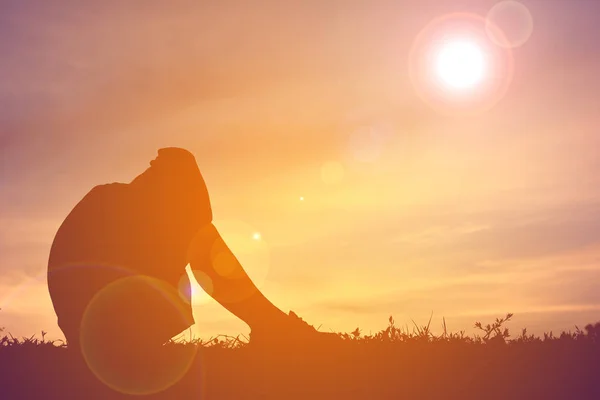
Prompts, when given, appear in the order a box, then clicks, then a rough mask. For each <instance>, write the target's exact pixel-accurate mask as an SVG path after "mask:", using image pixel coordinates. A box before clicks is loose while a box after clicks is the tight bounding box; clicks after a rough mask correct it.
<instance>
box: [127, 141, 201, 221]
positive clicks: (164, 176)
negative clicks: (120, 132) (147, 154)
mask: <svg viewBox="0 0 600 400" xmlns="http://www.w3.org/2000/svg"><path fill="white" fill-rule="evenodd" d="M131 186H133V187H135V188H137V189H139V190H140V191H142V192H144V193H147V194H148V195H149V196H152V197H153V199H158V200H160V201H161V202H162V203H163V206H164V207H165V208H166V209H165V210H164V211H165V212H167V213H169V214H173V215H174V218H176V219H180V220H181V221H182V223H185V224H188V223H189V224H190V225H193V226H199V225H202V224H206V223H209V222H211V221H212V210H211V207H210V199H209V196H208V190H207V188H206V184H205V182H204V179H203V178H202V175H201V173H200V169H199V168H198V165H197V164H196V159H195V158H194V155H193V154H192V153H190V152H189V151H187V150H185V149H181V148H177V147H167V148H162V149H159V150H158V156H157V157H156V158H155V159H154V160H152V161H150V168H148V169H146V170H145V171H144V172H143V173H141V174H140V175H138V176H137V177H136V178H135V179H134V180H133V181H132V182H131Z"/></svg>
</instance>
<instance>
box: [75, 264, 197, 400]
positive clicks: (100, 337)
mask: <svg viewBox="0 0 600 400" xmlns="http://www.w3.org/2000/svg"><path fill="white" fill-rule="evenodd" d="M192 324H193V319H192V316H191V310H189V305H188V304H185V303H184V302H183V301H182V300H181V298H180V297H179V294H178V292H177V290H176V289H175V288H173V287H171V286H170V285H168V284H167V283H166V282H162V281H160V280H158V279H155V278H150V277H147V276H141V275H140V276H132V277H127V278H123V279H121V280H119V281H116V282H114V283H112V284H111V285H109V286H107V287H106V288H105V289H103V290H102V291H101V292H99V293H98V295H97V296H96V297H95V298H94V299H93V300H92V301H91V302H90V304H89V306H88V308H87V310H86V312H85V314H84V318H83V320H82V325H81V350H82V354H83V356H84V359H85V361H86V364H87V365H88V367H89V369H90V370H91V371H92V372H93V373H94V375H95V376H96V377H97V378H98V379H99V380H100V381H102V382H103V383H104V384H106V385H107V386H109V387H112V388H113V389H114V390H116V391H120V392H123V393H139V394H141V393H154V392H157V391H160V390H163V389H165V388H167V387H169V386H170V385H172V384H174V383H176V382H177V381H178V380H180V379H182V378H183V376H184V375H185V373H186V372H187V370H188V369H189V368H190V367H191V363H192V362H193V359H194V356H195V347H194V346H193V345H189V346H187V347H185V348H181V346H179V347H178V348H173V347H169V346H163V345H164V344H165V343H166V342H168V341H169V339H171V338H172V337H173V336H175V335H177V334H178V333H180V332H181V331H183V330H185V329H186V328H187V327H189V326H191V325H192Z"/></svg>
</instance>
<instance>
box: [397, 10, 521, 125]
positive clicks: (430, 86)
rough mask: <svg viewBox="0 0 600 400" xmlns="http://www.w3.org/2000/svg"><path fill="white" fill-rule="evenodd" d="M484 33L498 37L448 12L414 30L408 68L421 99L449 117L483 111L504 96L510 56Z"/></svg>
mask: <svg viewBox="0 0 600 400" xmlns="http://www.w3.org/2000/svg"><path fill="white" fill-rule="evenodd" d="M489 30H492V31H493V32H494V33H495V34H496V35H497V36H498V37H503V33H502V31H500V30H499V29H498V28H497V27H496V26H495V25H494V24H493V23H490V22H489V21H487V20H486V19H485V18H483V17H481V16H479V15H476V14H467V13H454V14H449V15H444V16H442V17H439V18H437V19H434V20H433V21H431V22H430V23H429V24H427V25H426V26H425V27H424V28H423V29H422V30H421V32H419V34H418V35H417V37H416V38H415V41H414V42H413V45H412V47H411V51H410V54H409V65H408V67H409V75H410V80H411V83H412V85H413V87H414V89H415V91H416V93H417V95H418V96H419V97H420V98H421V100H423V101H424V102H425V103H426V104H427V105H428V106H430V107H431V108H433V109H434V110H435V111H437V112H438V113H440V114H442V115H446V116H452V117H455V116H470V115H475V114H479V113H482V112H484V111H487V110H489V109H491V108H492V107H493V106H494V105H496V104H497V103H498V102H499V101H500V100H501V99H502V98H503V97H504V95H505V93H506V91H507V90H508V87H509V85H510V82H511V80H512V76H513V57H512V52H511V50H510V49H507V48H502V47H499V46H496V45H495V44H494V43H493V42H492V41H491V40H490V39H489V37H488V34H487V31H489ZM467 89H468V90H467Z"/></svg>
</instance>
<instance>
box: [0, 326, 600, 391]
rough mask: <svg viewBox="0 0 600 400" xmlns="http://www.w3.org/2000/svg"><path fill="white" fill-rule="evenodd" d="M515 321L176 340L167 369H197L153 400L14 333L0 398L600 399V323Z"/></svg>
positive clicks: (2, 342)
mask: <svg viewBox="0 0 600 400" xmlns="http://www.w3.org/2000/svg"><path fill="white" fill-rule="evenodd" d="M511 318H512V314H508V315H506V316H504V317H503V318H497V319H496V320H495V321H493V322H492V323H489V324H482V323H479V322H477V323H475V325H474V326H475V328H476V333H475V334H473V335H466V334H465V332H454V333H452V332H448V331H447V329H446V324H445V320H444V321H443V331H442V333H441V334H438V335H434V334H433V333H432V332H431V329H430V324H431V320H430V321H429V323H428V324H427V325H425V326H419V325H417V324H415V323H413V327H412V328H411V329H410V330H409V329H408V328H407V327H404V328H398V327H397V326H396V325H395V321H394V319H393V318H392V317H390V318H389V321H388V326H387V328H386V329H383V330H381V331H380V332H377V333H375V334H371V335H363V334H361V331H360V329H358V328H357V329H356V330H355V331H353V332H350V333H339V334H337V336H338V338H339V340H336V341H335V343H330V342H327V343H325V342H314V343H313V342H311V343H310V344H306V343H304V344H303V343H294V342H292V341H291V339H289V338H277V340H275V341H274V342H273V344H272V345H269V346H266V347H261V348H254V347H253V346H252V345H249V344H248V343H247V341H246V340H245V338H242V339H240V338H239V337H228V336H219V337H216V338H212V339H210V340H206V341H202V340H194V341H192V342H173V341H172V342H170V343H168V344H167V345H165V346H164V349H163V351H164V352H165V353H164V354H163V355H161V356H160V357H167V358H160V360H162V361H160V362H161V363H162V364H165V365H171V366H172V365H175V366H176V367H177V364H172V361H173V360H179V359H180V358H177V357H179V355H182V354H184V355H185V354H187V355H189V354H190V352H193V354H194V359H193V362H192V363H191V365H190V366H189V369H187V370H186V374H185V376H183V377H182V378H181V379H178V380H177V383H176V384H174V385H173V386H170V387H169V388H167V389H166V390H164V391H161V392H158V393H156V394H153V395H149V396H126V395H122V394H120V393H118V392H116V391H113V390H111V389H109V388H108V387H106V386H105V385H103V384H101V383H99V382H98V381H97V380H96V379H94V378H93V377H92V375H91V374H89V373H88V372H87V369H86V368H85V367H84V364H81V363H78V362H77V361H76V360H75V359H74V358H73V356H72V354H71V352H70V351H69V350H68V349H67V347H66V346H65V345H64V343H62V342H53V341H48V340H46V339H45V333H44V332H42V337H41V338H37V337H35V336H32V337H26V338H15V337H12V336H11V335H10V334H7V335H5V336H3V337H1V338H0V398H2V399H7V400H8V399H21V398H23V399H35V398H40V399H68V398H73V399H78V398H81V399H84V398H96V399H108V400H110V399H117V398H118V399H120V398H153V399H186V398H190V399H192V398H194V399H196V398H202V399H338V398H339V399H346V400H351V399H361V400H365V399H403V398H406V399H411V400H412V399H486V400H487V399H511V400H517V399H599V398H600V323H597V324H595V325H592V324H590V325H587V326H586V327H584V328H583V329H580V328H578V327H576V329H575V331H574V332H563V333H561V334H560V335H554V334H553V333H546V334H544V335H543V336H541V337H537V336H534V335H531V334H529V333H527V330H526V329H523V330H522V331H521V332H520V333H519V334H518V335H516V336H515V337H513V336H512V335H511V333H510V332H509V330H508V329H507V328H505V327H504V324H505V323H506V322H507V321H510V319H511ZM173 355H178V356H175V358H173ZM169 357H171V358H169ZM167 359H168V360H170V361H165V360H167ZM169 362H171V364H169ZM169 368H171V367H169ZM171 369H172V368H171ZM149 373H150V372H149V370H144V372H143V373H141V375H140V376H143V379H142V378H139V377H138V378H139V379H141V380H138V381H136V382H137V384H138V385H143V384H150V383H155V382H156V379H157V376H160V377H162V376H163V375H165V374H168V373H171V371H170V370H169V371H167V370H165V371H163V372H161V374H162V375H157V376H155V377H154V378H152V379H150V378H148V376H149V375H147V374H149ZM178 377H179V376H178ZM144 379H146V380H144ZM169 379H172V378H169ZM172 380H173V381H175V380H176V379H174V378H173V379H172Z"/></svg>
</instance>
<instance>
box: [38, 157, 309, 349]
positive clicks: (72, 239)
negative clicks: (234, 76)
mask: <svg viewBox="0 0 600 400" xmlns="http://www.w3.org/2000/svg"><path fill="white" fill-rule="evenodd" d="M190 244H192V246H190ZM188 263H190V265H191V267H192V269H193V270H195V271H202V272H203V273H204V274H203V277H202V278H200V279H198V280H199V283H200V284H201V285H202V286H203V287H205V288H206V290H207V292H208V293H209V294H210V295H212V296H213V297H214V298H215V299H216V300H217V301H218V302H219V303H220V304H222V305H223V306H224V307H226V308H227V309H228V310H229V311H231V312H232V313H234V314H235V315H236V316H238V317H239V318H241V319H242V320H244V321H245V322H246V323H247V324H248V325H249V326H250V327H251V329H252V340H253V341H254V340H255V339H256V340H257V341H259V340H260V337H261V336H264V337H266V336H270V335H271V334H273V335H277V334H279V333H281V332H282V331H302V332H315V330H314V328H312V327H310V326H308V324H306V323H305V322H303V321H301V320H300V319H299V318H298V317H297V316H296V315H295V314H294V313H292V312H290V315H289V316H288V315H287V314H285V313H283V312H282V311H281V310H279V309H278V308H277V307H275V306H274V305H273V304H272V303H271V302H270V301H268V300H267V299H266V298H265V297H264V296H263V295H262V294H261V293H260V291H259V290H258V289H257V288H256V287H255V286H254V284H253V283H252V281H251V280H250V278H249V277H248V276H247V274H246V273H245V271H244V270H243V268H242V267H241V265H239V263H238V262H237V259H235V257H234V256H233V254H231V251H230V250H229V249H228V248H227V246H226V244H225V243H224V242H223V240H222V238H221V237H220V235H219V233H218V232H217V230H216V229H215V227H214V226H213V225H212V211H211V206H210V201H209V196H208V192H207V189H206V186H205V183H204V180H203V178H202V176H201V174H200V171H199V169H198V166H197V165H196V161H195V159H194V156H193V155H192V154H191V153H189V152H188V151H186V150H183V149H178V148H165V149H160V150H159V151H158V157H157V158H156V159H155V160H153V161H152V162H151V163H150V168H148V169H147V170H146V171H145V172H143V173H142V174H140V175H139V176H138V177H136V178H135V179H134V180H133V181H132V182H131V183H129V184H123V183H112V184H107V185H100V186H96V187H95V188H93V189H92V190H91V191H90V192H89V193H88V194H87V195H86V196H85V197H84V198H83V199H82V200H81V201H80V202H79V203H78V204H77V205H76V206H75V208H74V209H73V210H72V211H71V213H70V214H69V215H68V216H67V218H66V219H65V221H64V222H63V224H62V225H61V226H60V228H59V230H58V232H57V234H56V237H55V239H54V242H53V244H52V248H51V251H50V258H49V264H48V286H49V291H50V295H51V298H52V302H53V305H54V309H55V311H56V314H57V316H58V324H59V326H60V328H61V330H62V331H63V332H64V334H65V336H66V339H67V343H68V346H69V347H71V348H75V349H77V350H79V349H80V347H85V346H88V345H86V344H85V343H88V342H89V343H90V344H89V346H92V347H93V348H92V349H85V348H84V349H83V350H84V352H85V351H91V352H92V353H98V354H101V353H103V352H105V351H107V352H108V351H113V352H114V354H116V356H118V357H123V359H126V356H127V354H128V353H131V352H133V351H134V349H137V350H138V351H147V350H148V349H151V348H156V346H160V345H161V344H163V343H165V342H167V341H168V340H169V339H170V338H171V337H173V336H175V335H177V334H178V333H180V332H182V331H184V330H185V329H187V328H189V327H190V326H191V325H192V324H193V323H194V321H193V318H192V310H191V305H190V302H189V298H186V296H180V295H179V294H178V293H188V294H189V281H188V279H187V275H186V272H185V267H186V265H187V264H188ZM206 276H208V277H210V282H208V283H207V282H206V278H205V277H206ZM144 277H149V280H147V281H146V280H144V279H142V278H144ZM138 278H139V279H138ZM136 279H137V280H136ZM182 288H183V290H181V289H182ZM84 342H85V343H84Z"/></svg>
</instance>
